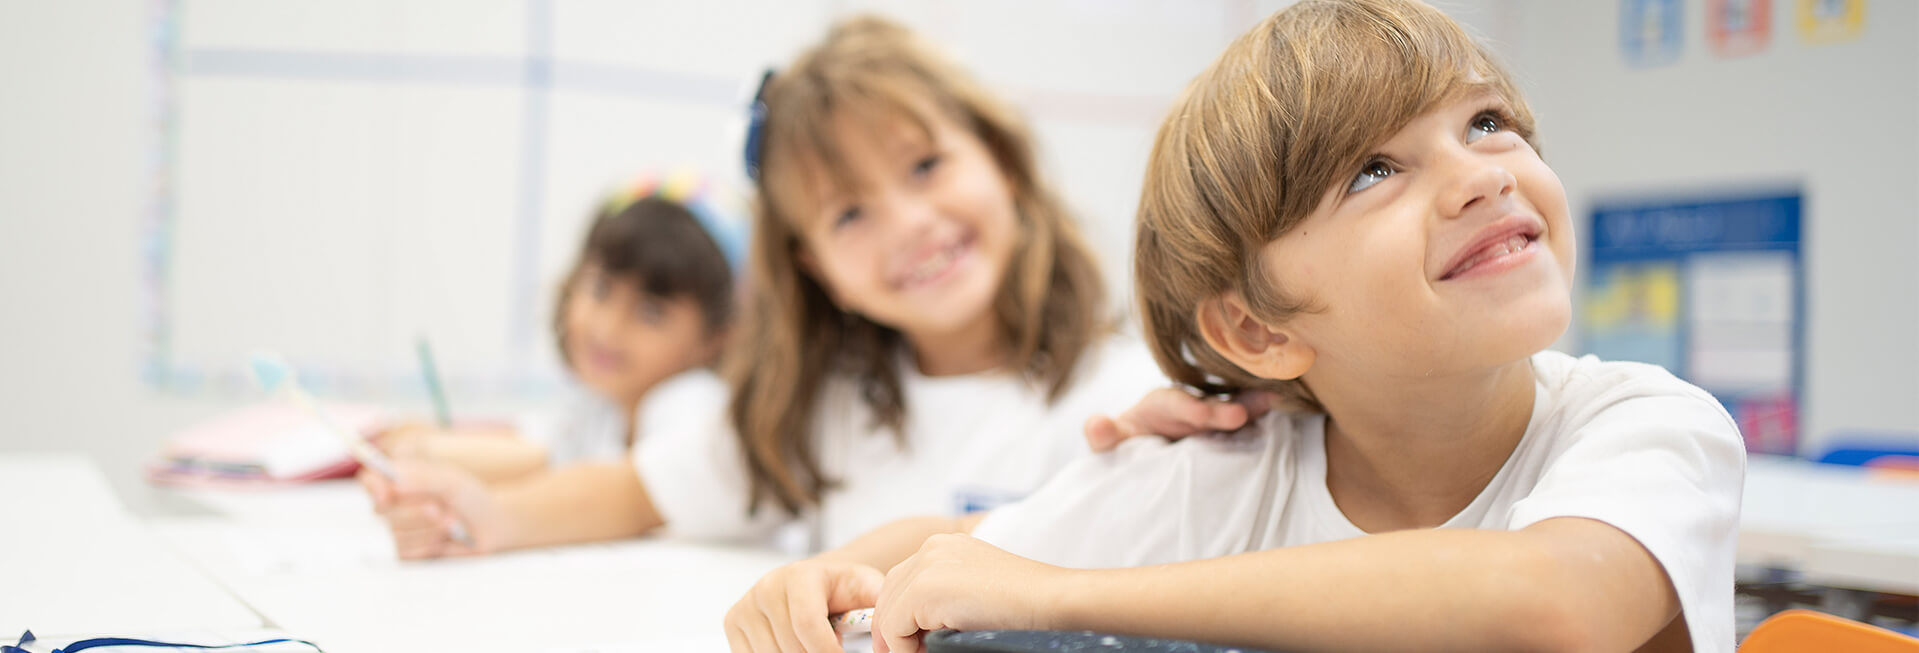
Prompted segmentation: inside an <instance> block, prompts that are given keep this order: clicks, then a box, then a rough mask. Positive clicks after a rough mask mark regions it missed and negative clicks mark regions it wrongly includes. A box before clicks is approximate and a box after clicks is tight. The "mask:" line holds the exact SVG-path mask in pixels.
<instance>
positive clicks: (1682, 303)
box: [1582, 190, 1805, 454]
mask: <svg viewBox="0 0 1919 653" xmlns="http://www.w3.org/2000/svg"><path fill="white" fill-rule="evenodd" d="M1803 206H1804V202H1803V199H1802V197H1801V195H1800V193H1799V192H1798V191H1797V190H1791V191H1774V192H1755V193H1737V194H1702V195H1696V196H1690V197H1663V198H1659V199H1640V198H1622V199H1618V200H1613V201H1600V202H1596V203H1595V206H1594V208H1593V212H1592V223H1591V226H1590V229H1589V230H1588V231H1587V233H1589V234H1591V240H1592V252H1591V258H1590V261H1591V264H1590V265H1589V266H1588V270H1589V273H1588V276H1587V286H1586V292H1585V301H1584V303H1583V304H1582V312H1583V316H1582V318H1583V321H1582V326H1583V338H1584V343H1585V348H1586V350H1587V351H1589V352H1591V353H1594V354H1597V355H1598V356H1599V357H1601V358H1605V359H1608V360H1631V361H1639V362H1645V363H1652V364H1656V365H1661V366H1664V367H1665V368H1666V369H1668V370H1671V371H1672V372H1673V373H1674V374H1677V375H1679V376H1680V377H1681V378H1684V379H1686V380H1688V381H1691V382H1692V383H1694V384H1696V385H1698V386H1700V387H1701V388H1704V389H1705V390H1707V391H1708V392H1711V393H1712V394H1713V396H1714V397H1717V398H1718V399H1719V400H1720V402H1721V403H1723V404H1725V406H1726V409H1727V412H1729V413H1731V414H1732V416H1733V418H1734V420H1736V421H1737V422H1738V424H1739V429H1740V432H1741V433H1743V434H1744V435H1745V438H1746V445H1747V449H1748V450H1750V451H1753V452H1760V453H1783V454H1791V453H1793V452H1795V451H1796V450H1797V444H1798V439H1799V411H1800V406H1801V405H1802V395H1803V391H1802V388H1803V387H1804V386H1803V383H1802V381H1803V377H1804V363H1803V359H1804V344H1803V343H1804V338H1803V333H1804V330H1805V328H1804V321H1805V317H1804V316H1805V279H1804V273H1803V270H1804V267H1803V264H1802V259H1801V248H1800V244H1801V234H1802V233H1803V232H1802V222H1801V216H1802V213H1803Z"/></svg>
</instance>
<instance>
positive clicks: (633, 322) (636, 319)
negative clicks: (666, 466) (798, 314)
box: [563, 264, 718, 403]
mask: <svg viewBox="0 0 1919 653" xmlns="http://www.w3.org/2000/svg"><path fill="white" fill-rule="evenodd" d="M569 292H570V293H571V296H570V297H568V298H567V301H566V315H565V316H564V318H565V322H564V327H563V328H564V330H565V337H566V343H567V346H566V349H567V361H566V363H567V367H568V368H571V369H572V370H573V373H574V374H575V375H577V376H578V377H579V379H580V382H581V383H584V384H585V385H586V386H587V387H589V388H592V389H593V391H595V392H598V393H599V394H601V395H602V396H605V397H606V398H608V399H611V400H613V401H615V402H618V403H627V402H633V401H638V400H639V399H640V397H641V396H642V395H644V394H646V391H647V390H648V389H650V388H652V387H653V385H654V384H656V383H658V382H660V381H661V380H664V379H666V378H668V377H671V376H673V375H675V374H679V373H680V372H684V371H686V370H688V369H691V368H692V367H694V366H696V365H699V364H700V363H701V362H703V361H705V360H706V359H707V358H708V357H709V356H710V355H711V354H712V353H713V351H714V343H716V342H717V341H718V338H717V337H715V336H713V335H711V334H709V333H707V330H706V320H705V316H704V315H702V314H701V312H700V306H699V302H697V301H696V300H694V299H693V298H691V297H679V298H673V299H661V298H658V297H653V296H650V295H647V294H646V293H645V292H642V291H641V289H640V288H638V287H636V286H635V285H634V284H633V282H632V281H629V280H626V279H616V278H614V277H612V276H610V275H608V274H607V273H606V271H605V270H602V269H601V268H600V267H599V266H598V265H592V264H589V265H587V266H586V267H585V268H584V269H583V270H581V273H580V277H579V279H578V280H576V281H575V282H574V283H573V287H572V288H571V289H569Z"/></svg>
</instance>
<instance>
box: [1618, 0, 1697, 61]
mask: <svg viewBox="0 0 1919 653" xmlns="http://www.w3.org/2000/svg"><path fill="white" fill-rule="evenodd" d="M1684 18H1685V7H1683V6H1681V5H1680V3H1679V0H1619V54H1620V55H1621V56H1623V57H1625V58H1626V63H1627V64H1629V65H1631V66H1633V67H1636V68H1650V67H1653V66H1663V65H1666V64H1669V63H1672V62H1674V61H1678V60H1679V51H1680V48H1681V45H1682V43H1683V41H1682V40H1681V39H1683V38H1684V35H1685V33H1684V31H1683V29H1684V25H1685V20H1684Z"/></svg>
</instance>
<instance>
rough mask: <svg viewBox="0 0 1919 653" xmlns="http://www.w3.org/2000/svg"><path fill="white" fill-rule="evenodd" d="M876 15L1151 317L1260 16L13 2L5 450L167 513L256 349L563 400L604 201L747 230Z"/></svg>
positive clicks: (1187, 10) (1004, 9) (359, 388)
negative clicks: (1138, 204)
mask: <svg viewBox="0 0 1919 653" xmlns="http://www.w3.org/2000/svg"><path fill="white" fill-rule="evenodd" d="M861 10H874V11H880V12H883V13H886V14H889V15H892V16H895V17H897V18H899V19H900V20H902V21H904V22H906V23H908V24H909V25H912V26H914V27H915V28H917V29H919V30H922V31H923V32H925V33H926V34H927V35H928V36H929V37H930V38H932V39H933V40H935V41H937V42H939V43H940V44H941V45H942V46H944V47H945V48H946V49H948V51H949V52H951V53H952V54H953V55H954V56H955V57H957V58H958V59H959V60H960V61H961V62H962V63H963V64H965V65H966V66H968V67H969V68H971V69H973V70H974V71H975V72H976V73H977V74H978V75H979V76H980V77H982V78H983V79H984V80H985V81H986V82H987V83H988V84H989V85H990V86H992V87H994V88H995V89H998V90H999V91H1000V92H1001V93H1003V94H1004V95H1005V96H1006V97H1007V98H1008V99H1010V100H1012V101H1013V102H1015V103H1016V104H1018V105H1019V106H1020V108H1022V109H1023V110H1024V111H1025V112H1026V113H1027V115H1028V116H1029V118H1030V119H1031V121H1032V123H1033V125H1034V128H1035V131H1036V132H1037V134H1038V135H1039V140H1040V151H1041V156H1042V165H1043V167H1044V168H1045V170H1046V171H1047V173H1049V174H1050V175H1051V176H1052V179H1053V181H1054V183H1055V184H1056V186H1057V187H1058V189H1059V190H1060V191H1061V192H1062V194H1064V195H1065V196H1066V197H1067V199H1068V201H1069V202H1070V203H1071V204H1072V205H1073V206H1074V207H1075V208H1077V209H1078V210H1079V212H1080V213H1081V215H1082V217H1083V219H1084V220H1085V223H1086V231H1087V235H1088V237H1089V239H1090V240H1091V241H1092V242H1093V244H1094V245H1095V247H1096V248H1097V249H1098V250H1099V252H1100V254H1101V255H1102V257H1103V258H1104V259H1105V260H1104V261H1103V262H1104V263H1105V272H1106V276H1107V278H1108V280H1109V282H1110V283H1111V284H1112V285H1113V286H1114V287H1115V288H1116V293H1115V294H1116V301H1115V304H1116V305H1117V306H1125V305H1128V304H1129V302H1127V301H1126V299H1125V297H1126V292H1125V286H1127V285H1129V284H1128V283H1127V280H1128V278H1129V276H1130V273H1129V271H1128V269H1127V264H1128V262H1129V261H1128V257H1127V244H1128V242H1129V240H1130V237H1131V226H1130V223H1131V217H1132V215H1131V214H1132V205H1133V202H1134V198H1135V197H1136V195H1137V193H1138V187H1139V175H1140V171H1141V170H1143V169H1144V162H1145V157H1146V153H1147V150H1148V148H1149V146H1150V139H1151V135H1152V131H1153V130H1154V128H1155V127H1156V126H1157V121H1158V119H1159V117H1160V114H1161V112H1162V111H1163V110H1164V107H1165V105H1166V104H1167V103H1168V102H1170V99H1171V98H1172V96H1173V94H1174V93H1176V92H1177V91H1178V89H1179V88H1180V86H1181V85H1182V84H1184V82H1185V80H1186V79H1187V78H1189V77H1190V76H1191V75H1192V74H1193V73H1194V72H1196V71H1198V70H1199V69H1200V68H1201V67H1203V66H1204V65H1205V63H1206V62H1207V61H1208V60H1210V59H1211V58H1212V57H1213V56H1214V55H1215V54H1216V53H1217V52H1218V51H1219V49H1220V48H1221V47H1222V46H1223V45H1224V44H1225V43H1226V41H1227V40H1228V39H1230V38H1231V37H1232V36H1234V35H1236V34H1237V33H1238V32H1239V31H1240V30H1241V29H1242V28H1243V26H1244V25H1246V24H1248V23H1249V22H1250V21H1251V17H1252V16H1254V15H1255V14H1256V13H1258V9H1257V8H1255V7H1254V6H1253V4H1252V3H1245V2H1220V3H1200V4H1189V3H1167V2H1153V1H1145V0H1140V1H1133V2H1045V3H1024V2H1014V1H1012V0H1000V1H989V2H984V3H971V4H969V5H967V6H966V7H965V10H964V11H961V10H960V7H958V6H957V5H954V4H950V3H940V2H925V1H914V2H865V1H855V0H848V1H843V2H833V1H826V0H821V1H816V2H759V1H749V0H733V1H714V2H701V3H683V2H652V3H633V2H622V1H609V0H551V1H547V0H482V1H472V2H467V1H461V2H444V1H440V0H406V1H405V2H386V1H381V0H360V1H349V2H301V1H288V2H278V3H271V4H262V3H254V2H244V1H233V0H186V1H182V2H160V3H153V2H134V1H132V0H89V1H86V2H75V3H6V4H4V5H0V25H4V27H0V30H4V31H0V36H4V38H0V55H4V58H5V61H6V63H4V64H0V66H4V68H0V70H4V71H5V77H4V78H0V82H4V83H5V86H4V88H6V89H7V95H8V97H9V98H14V101H10V102H8V103H4V105H0V130H3V131H0V135H4V141H3V142H5V143H6V144H7V145H6V147H4V148H0V161H4V162H5V170H6V174H5V175H3V176H4V179H0V184H4V186H0V188H4V192H0V220H4V223H0V224H3V225H4V232H0V289H4V290H5V294H4V298H5V301H6V305H7V306H8V308H7V315H8V319H6V320H4V321H0V322H4V323H3V324H0V361H5V363H4V365H0V397H5V400H4V401H5V410H0V449H6V450H15V449H67V448H79V449H83V450H86V451H90V452H92V453H94V454H96V456H97V457H99V458H100V459H101V460H102V461H103V462H104V463H106V464H107V465H108V466H109V471H110V472H111V473H110V476H112V477H113V478H114V479H115V482H116V483H119V484H121V486H122V489H123V490H129V489H137V483H136V482H135V481H134V479H136V478H137V471H138V466H139V463H141V462H142V461H144V460H145V459H146V458H148V457H149V456H151V455H152V454H153V453H154V452H155V451H156V450H157V448H158V446H159V443H160V441H161V440H162V439H163V438H164V437H165V435H166V434H167V433H168V432H170V431H172V430H174V429H177V428H179V427H181V426H183V425H185V424H188V423H190V422H192V421H193V420H196V419H199V418H202V417H204V416H206V415H209V414H212V413H214V412H216V411H218V410H220V409H221V408H223V407H226V406H231V405H233V404H235V403H236V402H241V401H247V400H250V399H252V398H253V397H254V396H255V393H254V391H253V390H252V388H251V387H250V386H249V384H248V383H247V382H246V379H245V376H244V375H243V374H242V373H241V372H242V367H241V364H242V362H243V361H244V360H245V357H246V356H247V354H248V353H249V352H251V351H253V350H254V349H256V348H270V349H275V350H279V351H280V352H282V353H284V354H286V355H287V356H288V357H289V358H291V359H293V361H294V362H295V363H296V365H299V366H300V367H301V369H302V375H303V376H304V377H306V380H307V381H308V384H309V385H312V386H318V388H316V389H319V390H321V391H323V392H324V393H325V394H327V395H329V396H339V397H347V398H357V399H367V400H374V401H380V402H383V403H387V404H390V405H393V406H396V407H397V408H398V409H399V410H402V411H412V412H415V413H416V414H419V413H423V412H424V398H423V396H422V395H421V393H420V391H419V386H418V384H417V376H416V371H415V368H414V363H413V358H412V343H413V340H414V338H415V336H416V335H418V334H425V335H428V336H430V337H431V339H432V341H433V343H434V346H435V349H436V350H437V353H438V355H439V356H438V357H439V359H440V361H441V366H442V367H443V368H444V369H445V370H446V373H447V376H448V380H449V385H450V386H451V388H452V391H453V395H454V400H455V408H456V410H464V411H465V412H466V413H467V414H472V413H476V412H495V413H497V412H510V411H513V410H517V409H519V408H522V407H524V406H526V405H528V404H532V403H537V402H538V400H539V397H541V396H542V394H543V393H547V392H550V390H551V387H550V384H549V383H548V382H550V381H551V379H552V377H554V376H556V375H557V374H556V367H557V366H556V364H555V361H554V356H553V354H552V351H551V346H550V344H549V336H548V335H547V331H546V324H547V322H546V320H547V317H548V314H547V310H548V308H547V307H548V306H550V304H551V301H552V291H553V286H554V284H556V283H557V280H558V278H559V277H560V276H561V275H562V273H563V272H564V268H565V266H566V265H567V263H569V262H570V258H571V256H572V255H573V250H574V248H575V247H576V246H577V242H578V238H579V237H580V236H581V233H582V231H583V228H584V227H585V221H586V219H587V218H588V217H589V214H590V212H591V209H592V208H593V207H594V205H595V203H596V202H597V201H598V199H599V197H600V195H601V194H602V193H603V192H604V191H605V190H606V189H607V188H608V186H609V185H611V184H614V183H618V182H622V181H624V180H627V179H629V178H631V177H632V176H633V175H635V174H637V173H642V172H652V173H662V172H670V171H673V170H679V169H690V170H692V171H694V172H696V173H698V174H699V175H700V176H701V177H702V178H704V179H705V180H706V181H707V182H708V184H709V185H710V186H711V187H712V188H713V192H712V194H711V196H710V199H712V200H713V201H714V203H715V204H717V205H719V206H721V208H733V209H736V210H737V209H738V208H740V207H739V204H740V196H741V195H742V194H743V191H744V188H743V187H744V177H743V175H742V174H741V173H740V172H739V164H738V161H739V155H738V147H739V140H738V138H739V135H740V133H739V132H740V126H741V124H743V122H744V120H743V110H742V107H743V106H744V103H745V99H746V95H747V91H748V90H750V83H751V82H752V81H755V80H756V78H757V75H758V72H759V71H760V70H761V69H762V68H763V67H764V66H766V65H769V64H773V63H776V62H779V61H782V60H785V59H787V58H789V57H790V56H791V54H792V53H793V52H794V51H795V50H796V49H797V48H799V47H801V46H802V45H804V44H806V43H809V42H811V41H814V40H816V39H817V38H818V37H819V36H820V34H821V33H823V30H824V28H825V26H826V25H827V24H828V23H829V22H830V21H831V20H832V18H833V17H834V16H836V15H842V14H847V13H851V12H855V11H861ZM1008 16H1016V17H1018V20H1008V19H1007V18H1006V17H1008ZM1066 33H1073V34H1075V38H1074V39H1072V40H1071V41H1068V40H1065V39H1060V38H1059V36H1060V35H1061V34H1066ZM156 39H162V40H159V41H156ZM165 39H170V40H171V41H170V42H169V41H166V40H165ZM1145 43H1150V44H1152V47H1141V44H1145ZM534 60H538V61H543V62H546V63H547V64H548V67H546V68H545V69H544V71H545V73H546V74H545V75H544V76H543V77H542V78H541V79H540V81H539V84H541V86H540V87H539V88H538V89H534V90H532V91H529V89H528V85H529V84H528V77H527V74H526V72H525V68H524V66H526V65H527V64H528V62H529V61H534ZM530 142H537V143H538V146H537V147H529V146H528V143H530ZM527 189H532V192H528V190H527ZM132 494H138V493H137V492H132Z"/></svg>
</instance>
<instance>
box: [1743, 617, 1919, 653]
mask: <svg viewBox="0 0 1919 653" xmlns="http://www.w3.org/2000/svg"><path fill="white" fill-rule="evenodd" d="M1826 651H1845V652H1846V653H1919V639H1913V638H1911V637H1907V636H1905V635H1901V634H1899V633H1895V632H1892V631H1890V630H1886V629H1884V628H1880V627H1878V626H1872V625H1867V624H1862V623H1859V622H1857V621H1853V620H1851V619H1846V618H1843V617H1835V616H1832V615H1829V614H1826V613H1824V612H1814V611H1812V610H1787V611H1785V612H1781V613H1779V614H1775V615H1773V616H1771V617H1767V618H1766V620H1765V621H1762V622H1759V625H1758V626H1757V627H1755V628H1753V629H1752V634H1750V635H1747V636H1746V642H1745V643H1743V644H1740V645H1739V653H1825V652H1826Z"/></svg>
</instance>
